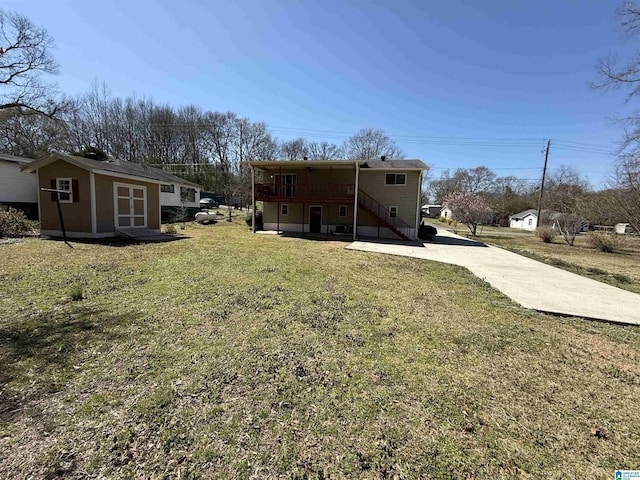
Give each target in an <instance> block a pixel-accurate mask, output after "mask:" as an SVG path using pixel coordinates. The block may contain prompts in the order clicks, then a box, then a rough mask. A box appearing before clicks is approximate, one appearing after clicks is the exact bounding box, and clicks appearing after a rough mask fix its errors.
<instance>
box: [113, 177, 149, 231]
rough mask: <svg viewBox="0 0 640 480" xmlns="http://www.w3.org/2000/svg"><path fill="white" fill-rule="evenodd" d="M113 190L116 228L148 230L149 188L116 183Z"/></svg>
mask: <svg viewBox="0 0 640 480" xmlns="http://www.w3.org/2000/svg"><path fill="white" fill-rule="evenodd" d="M113 188H114V198H113V203H114V207H113V210H114V215H115V224H116V228H146V227H147V187H142V186H140V185H130V184H128V183H114V184H113Z"/></svg>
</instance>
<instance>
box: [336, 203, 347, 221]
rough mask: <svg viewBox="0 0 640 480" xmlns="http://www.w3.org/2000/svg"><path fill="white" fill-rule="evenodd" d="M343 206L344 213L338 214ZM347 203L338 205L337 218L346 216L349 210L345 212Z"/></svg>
mask: <svg viewBox="0 0 640 480" xmlns="http://www.w3.org/2000/svg"><path fill="white" fill-rule="evenodd" d="M342 207H344V215H340V209H341V208H342ZM347 207H348V205H338V218H346V217H347V216H348V215H347V214H348V213H349V212H347Z"/></svg>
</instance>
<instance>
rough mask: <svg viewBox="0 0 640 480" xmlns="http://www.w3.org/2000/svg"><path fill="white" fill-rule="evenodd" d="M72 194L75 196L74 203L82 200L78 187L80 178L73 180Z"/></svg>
mask: <svg viewBox="0 0 640 480" xmlns="http://www.w3.org/2000/svg"><path fill="white" fill-rule="evenodd" d="M71 195H72V196H73V203H78V202H79V201H80V191H79V189H78V180H77V179H75V178H74V179H73V180H71Z"/></svg>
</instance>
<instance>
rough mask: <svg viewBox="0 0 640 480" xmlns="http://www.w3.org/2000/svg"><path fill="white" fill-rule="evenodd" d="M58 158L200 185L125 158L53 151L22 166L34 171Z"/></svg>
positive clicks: (92, 168) (99, 168)
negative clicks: (85, 155)
mask: <svg viewBox="0 0 640 480" xmlns="http://www.w3.org/2000/svg"><path fill="white" fill-rule="evenodd" d="M56 160H63V161H66V162H69V163H71V164H73V165H76V166H77V167H80V168H84V169H85V170H89V171H92V172H96V173H99V172H100V171H104V172H111V173H119V174H122V175H128V176H133V177H138V178H140V179H150V180H156V181H158V182H165V183H179V184H181V185H190V186H192V187H200V185H198V184H197V183H193V182H189V181H188V180H185V179H183V178H180V177H178V176H176V175H173V174H171V173H167V172H165V171H164V170H161V169H159V168H154V167H148V166H146V165H142V164H139V163H133V162H127V161H125V160H113V159H109V160H94V159H92V158H84V157H77V156H75V155H67V154H65V153H57V152H56V153H52V154H51V155H49V156H47V157H43V158H40V159H38V160H34V161H32V162H31V163H29V164H28V165H25V166H24V167H22V170H24V171H26V172H33V171H35V170H37V169H38V168H41V167H44V166H46V165H49V164H50V163H53V162H55V161H56Z"/></svg>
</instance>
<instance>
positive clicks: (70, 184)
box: [56, 177, 73, 203]
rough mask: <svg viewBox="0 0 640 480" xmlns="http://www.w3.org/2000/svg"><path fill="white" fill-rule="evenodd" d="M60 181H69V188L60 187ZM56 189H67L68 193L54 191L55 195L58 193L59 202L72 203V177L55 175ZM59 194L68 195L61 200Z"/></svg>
mask: <svg viewBox="0 0 640 480" xmlns="http://www.w3.org/2000/svg"><path fill="white" fill-rule="evenodd" d="M60 181H67V182H69V188H68V189H66V188H62V187H61V186H60ZM56 189H57V190H69V193H68V194H65V193H56V195H58V201H59V202H60V203H73V178H70V177H56ZM60 195H69V200H63V199H62V198H60Z"/></svg>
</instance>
